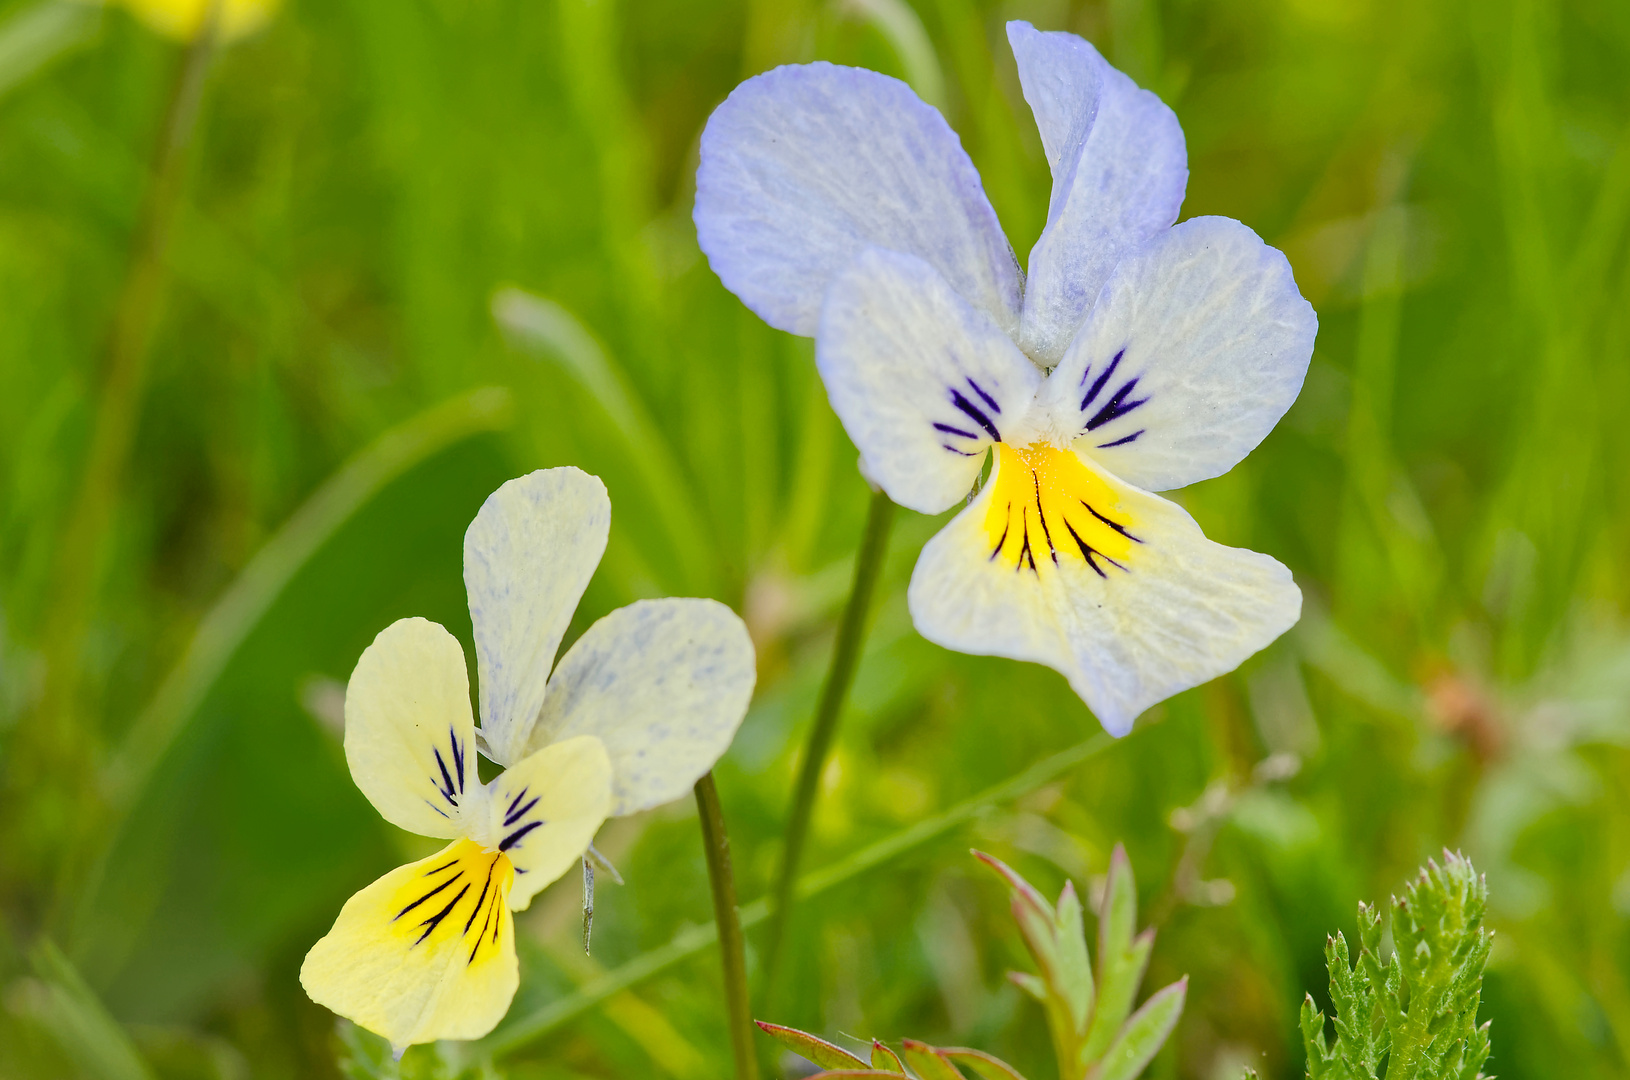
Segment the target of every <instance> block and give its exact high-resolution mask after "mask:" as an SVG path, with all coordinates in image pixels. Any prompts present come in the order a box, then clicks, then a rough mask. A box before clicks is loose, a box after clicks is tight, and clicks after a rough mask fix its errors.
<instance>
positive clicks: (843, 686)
mask: <svg viewBox="0 0 1630 1080" xmlns="http://www.w3.org/2000/svg"><path fill="white" fill-rule="evenodd" d="M893 524H894V502H893V501H892V500H891V499H890V498H889V497H888V496H887V495H886V494H884V493H883V492H882V491H878V492H877V493H875V494H874V495H873V496H872V504H871V507H870V509H869V510H868V511H867V513H866V532H865V535H864V536H863V537H862V538H861V541H860V551H859V552H858V553H857V554H856V556H855V577H854V582H853V584H851V585H850V587H849V602H848V604H847V605H846V606H845V607H844V609H843V622H841V623H840V624H839V625H838V638H837V642H836V643H835V644H834V645H833V647H832V664H831V666H830V667H828V668H827V671H826V685H825V686H823V687H822V688H821V700H820V703H819V705H817V706H816V709H815V723H814V725H813V726H812V727H811V728H810V730H809V742H807V743H806V744H805V745H804V762H803V766H802V768H801V769H800V770H799V773H798V786H797V788H796V789H794V791H793V796H792V811H791V813H790V814H788V816H787V831H786V836H785V837H784V839H783V846H782V849H781V872H780V876H779V877H777V878H776V883H775V892H774V893H773V894H772V895H773V897H774V906H773V914H772V915H771V917H770V929H769V931H768V933H767V934H766V935H765V939H764V985H765V988H766V989H767V990H771V989H773V988H774V986H775V976H776V968H777V966H778V964H779V962H780V959H781V942H782V938H783V937H784V935H785V933H786V928H787V918H788V916H789V915H790V914H791V912H792V902H793V899H794V896H793V887H794V885H795V884H796V883H797V881H798V862H799V860H800V859H801V858H802V857H803V854H804V841H805V840H806V839H807V838H808V836H809V822H810V818H811V816H812V815H813V813H814V810H815V794H816V792H817V791H819V790H820V783H821V772H822V770H823V769H824V768H825V767H826V755H827V754H828V752H830V751H831V749H832V739H833V737H834V736H836V734H837V731H838V720H839V718H840V717H841V716H842V715H843V704H844V702H845V700H847V699H848V697H849V687H850V685H851V684H852V683H853V682H854V679H855V668H856V667H857V666H858V665H859V663H860V650H861V645H862V644H863V643H864V641H865V638H866V617H867V615H869V614H870V612H871V606H872V594H873V593H875V592H876V591H877V577H878V574H879V573H881V571H882V569H883V556H884V555H885V554H887V552H888V547H889V527H890V526H891V525H893Z"/></svg>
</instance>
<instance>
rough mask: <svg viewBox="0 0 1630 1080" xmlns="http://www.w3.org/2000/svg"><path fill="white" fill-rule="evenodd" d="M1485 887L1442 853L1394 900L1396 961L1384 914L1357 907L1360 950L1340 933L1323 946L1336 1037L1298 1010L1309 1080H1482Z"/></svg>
mask: <svg viewBox="0 0 1630 1080" xmlns="http://www.w3.org/2000/svg"><path fill="white" fill-rule="evenodd" d="M1487 904H1488V887H1487V885H1485V884H1484V882H1483V879H1482V877H1481V876H1480V875H1479V874H1478V873H1477V871H1476V870H1474V869H1473V868H1472V864H1471V861H1470V860H1469V859H1467V858H1465V857H1464V856H1462V855H1460V854H1458V853H1455V852H1445V853H1444V860H1443V865H1442V866H1439V865H1438V864H1437V863H1436V862H1432V861H1430V860H1429V861H1428V862H1427V864H1426V867H1425V869H1423V870H1422V871H1421V874H1420V876H1419V877H1417V878H1416V879H1415V880H1414V881H1412V882H1410V883H1409V884H1408V885H1407V886H1406V887H1405V889H1404V895H1403V896H1401V897H1397V896H1395V897H1393V898H1392V938H1393V955H1392V956H1391V957H1390V958H1388V959H1382V956H1381V914H1380V912H1379V911H1378V910H1377V909H1376V908H1375V907H1374V906H1371V905H1368V904H1359V906H1358V933H1359V950H1358V960H1357V962H1356V963H1350V962H1349V959H1348V950H1347V941H1346V939H1345V938H1343V937H1342V935H1341V933H1340V932H1339V931H1338V932H1337V933H1336V936H1335V937H1333V938H1330V939H1329V943H1328V944H1327V945H1326V946H1325V957H1326V960H1327V962H1328V964H1329V967H1330V999H1331V1001H1332V1003H1333V1004H1334V1007H1335V1025H1336V1039H1335V1043H1334V1044H1331V1043H1329V1042H1327V1041H1326V1038H1325V1031H1324V1013H1322V1012H1320V1011H1319V1010H1318V1009H1317V1008H1316V1007H1315V1006H1314V1004H1313V998H1312V996H1311V995H1309V996H1308V997H1307V999H1306V1000H1305V1001H1303V1003H1302V1041H1303V1043H1304V1045H1305V1046H1306V1048H1307V1075H1308V1078H1309V1080H1325V1078H1327V1077H1328V1078H1330V1080H1381V1078H1384V1080H1487V1078H1485V1077H1484V1076H1483V1073H1482V1071H1481V1070H1482V1067H1483V1063H1484V1062H1485V1061H1487V1060H1488V1056H1489V1050H1490V1046H1489V1025H1488V1023H1484V1024H1483V1025H1482V1026H1481V1027H1479V1026H1478V1025H1477V1006H1478V1003H1479V1001H1480V998H1481V995H1482V989H1483V968H1484V966H1485V965H1486V964H1487V963H1488V956H1489V945H1490V943H1491V942H1492V941H1493V938H1494V935H1493V933H1492V932H1491V931H1490V930H1488V929H1487V928H1485V927H1484V926H1483V912H1484V909H1485V908H1486V907H1487Z"/></svg>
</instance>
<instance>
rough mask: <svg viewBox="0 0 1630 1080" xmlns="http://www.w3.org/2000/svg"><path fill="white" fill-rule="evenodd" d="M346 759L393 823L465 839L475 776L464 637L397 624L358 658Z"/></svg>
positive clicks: (418, 624) (423, 623)
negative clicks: (468, 794) (467, 807)
mask: <svg viewBox="0 0 1630 1080" xmlns="http://www.w3.org/2000/svg"><path fill="white" fill-rule="evenodd" d="M345 760H346V763H347V764H349V765H350V766H351V777H352V779H354V780H355V781H356V784H357V787H359V788H361V789H362V793H363V794H364V795H366V796H367V797H368V801H369V802H371V803H373V804H374V808H375V809H376V810H378V811H379V813H380V814H381V815H382V816H383V817H384V818H385V820H386V821H388V822H390V823H391V824H392V825H397V826H400V827H401V828H404V829H407V830H408V831H409V832H416V833H419V834H421V835H423V836H441V837H452V836H461V835H463V830H464V828H465V826H464V817H465V810H464V807H465V804H466V802H467V801H468V800H467V798H466V794H465V791H466V788H467V787H468V788H472V789H473V788H474V787H476V786H478V784H479V781H478V780H477V779H476V775H475V725H474V723H473V722H472V721H471V719H470V677H469V674H468V673H467V672H466V670H465V667H464V650H463V648H462V647H460V645H459V643H458V639H457V638H455V637H453V635H452V634H449V633H448V632H447V631H446V630H444V629H443V628H442V627H441V626H439V625H437V624H436V623H433V622H431V621H430V620H428V619H401V620H399V621H397V622H394V623H392V624H391V625H389V626H387V627H386V628H385V629H384V630H382V631H380V633H379V636H378V637H376V638H374V640H373V644H371V645H369V646H368V647H367V648H366V649H364V650H363V652H362V657H361V659H359V660H358V661H357V666H356V670H355V671H353V672H352V673H351V682H350V684H349V685H348V686H347V687H346V688H345Z"/></svg>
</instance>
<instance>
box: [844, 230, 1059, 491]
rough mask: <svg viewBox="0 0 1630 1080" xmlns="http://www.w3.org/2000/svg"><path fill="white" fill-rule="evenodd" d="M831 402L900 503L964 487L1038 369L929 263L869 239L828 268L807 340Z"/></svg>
mask: <svg viewBox="0 0 1630 1080" xmlns="http://www.w3.org/2000/svg"><path fill="white" fill-rule="evenodd" d="M815 364H816V366H817V367H818V368H819V369H820V372H821V378H822V380H824V381H825V383H826V392H827V394H828V396H829V397H830V398H831V399H832V408H833V409H834V410H835V411H836V412H837V414H838V418H839V419H840V420H842V421H843V426H844V429H845V430H846V431H848V433H849V438H851V439H853V440H854V443H855V445H856V446H857V447H859V448H860V452H861V455H862V456H863V457H864V458H865V459H866V470H867V472H868V473H869V474H870V475H871V476H872V477H873V478H875V479H876V480H877V482H878V483H879V484H881V485H882V486H883V490H885V491H887V492H888V493H889V497H890V498H891V499H893V500H894V501H895V502H897V503H899V504H900V505H901V506H907V507H910V508H911V509H913V510H918V511H921V512H923V513H925V514H937V513H939V512H940V511H942V510H944V509H945V508H946V507H948V506H951V505H952V504H953V503H955V502H956V501H957V500H958V499H960V498H962V497H963V496H964V495H966V494H967V493H968V491H969V489H970V488H972V487H973V482H974V480H975V479H976V478H977V477H978V475H979V470H980V468H981V466H982V465H983V463H984V459H985V448H986V447H988V446H989V445H990V444H991V443H992V442H997V441H1001V440H1002V439H1003V438H1008V439H1011V438H1013V437H1014V436H1015V433H1016V432H1018V431H1019V430H1020V429H1021V428H1024V426H1025V424H1026V423H1027V421H1026V417H1027V415H1028V412H1029V408H1030V402H1031V400H1032V398H1033V397H1034V395H1035V392H1036V388H1037V387H1038V386H1039V385H1040V384H1041V375H1040V373H1039V372H1038V371H1037V370H1036V367H1035V365H1034V364H1032V363H1030V361H1029V360H1027V359H1025V357H1024V354H1023V353H1021V352H1019V350H1018V348H1017V347H1016V346H1014V344H1013V342H1012V340H1011V339H1010V338H1009V337H1008V336H1007V335H1006V334H1005V333H1003V332H1002V330H1001V329H1000V328H999V327H998V326H997V325H996V324H995V323H993V322H991V320H990V319H989V318H987V317H986V316H985V314H984V313H983V312H980V311H977V310H975V309H974V308H973V307H972V306H970V305H969V304H968V303H967V302H966V301H965V300H963V299H962V297H960V296H958V295H957V293H956V291H955V290H953V289H952V288H951V286H950V285H949V284H947V283H946V281H945V279H944V278H943V277H941V276H940V275H939V274H938V273H936V272H935V270H934V268H933V267H932V266H930V265H929V264H928V263H926V262H924V261H923V260H921V259H919V258H916V257H914V256H911V255H906V254H902V253H900V252H896V251H885V250H882V249H879V248H872V249H870V250H868V251H866V252H864V253H863V254H862V255H861V256H860V257H859V258H857V259H856V260H855V261H854V262H853V263H852V264H851V265H850V266H849V268H848V269H846V270H845V271H844V272H843V273H842V274H840V275H838V278H837V280H835V281H834V282H833V283H832V288H831V291H830V292H829V293H828V294H827V302H826V307H825V309H824V310H823V311H822V313H821V327H820V333H819V334H818V335H817V336H816V339H815Z"/></svg>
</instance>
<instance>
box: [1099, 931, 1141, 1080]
mask: <svg viewBox="0 0 1630 1080" xmlns="http://www.w3.org/2000/svg"><path fill="white" fill-rule="evenodd" d="M1154 947H1155V932H1154V931H1153V930H1145V931H1144V932H1143V933H1141V934H1139V935H1138V936H1137V938H1136V939H1135V940H1133V942H1132V944H1131V945H1130V947H1128V948H1127V949H1126V951H1124V952H1122V953H1120V954H1119V955H1115V956H1107V957H1106V956H1105V955H1104V954H1102V953H1100V954H1099V956H1098V971H1099V985H1098V1007H1097V1009H1096V1010H1095V1011H1094V1013H1093V1017H1092V1026H1091V1027H1090V1028H1089V1029H1088V1030H1087V1037H1086V1041H1085V1042H1083V1043H1082V1045H1081V1060H1082V1062H1083V1063H1085V1062H1089V1061H1096V1060H1097V1059H1098V1058H1100V1057H1102V1056H1103V1054H1104V1052H1105V1051H1106V1050H1108V1049H1109V1045H1110V1043H1112V1042H1114V1040H1115V1036H1116V1033H1117V1032H1119V1031H1120V1029H1121V1025H1122V1024H1124V1023H1126V1018H1127V1017H1128V1016H1130V1015H1131V1013H1132V1005H1133V1003H1134V1002H1135V1001H1137V998H1138V987H1139V986H1140V985H1141V984H1142V983H1143V972H1144V970H1145V969H1146V968H1147V967H1148V966H1149V953H1150V951H1151V950H1153V949H1154Z"/></svg>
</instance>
